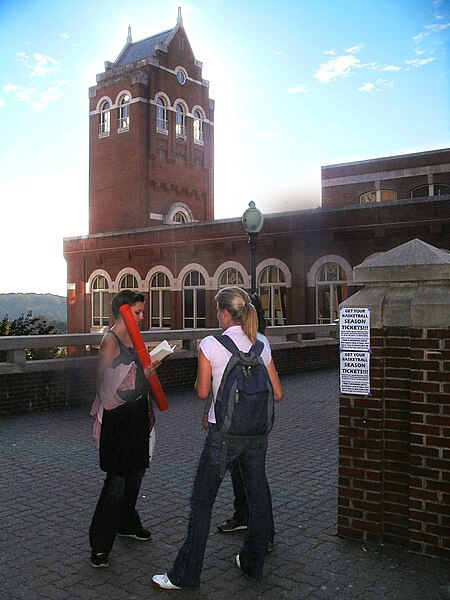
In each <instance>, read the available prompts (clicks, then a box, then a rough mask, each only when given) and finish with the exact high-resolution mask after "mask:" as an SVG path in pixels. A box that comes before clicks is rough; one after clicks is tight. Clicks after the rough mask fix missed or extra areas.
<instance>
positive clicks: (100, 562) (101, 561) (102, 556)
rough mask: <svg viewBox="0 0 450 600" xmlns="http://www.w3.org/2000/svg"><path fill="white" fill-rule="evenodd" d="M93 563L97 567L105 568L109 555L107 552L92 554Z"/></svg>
mask: <svg viewBox="0 0 450 600" xmlns="http://www.w3.org/2000/svg"><path fill="white" fill-rule="evenodd" d="M91 565H92V566H93V567H95V568H96V569H105V568H106V567H107V566H108V555H107V554H106V552H99V553H98V554H91Z"/></svg>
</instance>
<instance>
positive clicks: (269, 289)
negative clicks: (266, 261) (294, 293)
mask: <svg viewBox="0 0 450 600" xmlns="http://www.w3.org/2000/svg"><path fill="white" fill-rule="evenodd" d="M259 296H260V298H261V304H262V307H263V309H264V316H265V319H266V322H267V325H285V324H286V278H285V276H284V273H283V271H282V270H281V269H280V268H279V267H275V266H270V267H266V268H265V269H264V271H262V273H261V276H260V278H259Z"/></svg>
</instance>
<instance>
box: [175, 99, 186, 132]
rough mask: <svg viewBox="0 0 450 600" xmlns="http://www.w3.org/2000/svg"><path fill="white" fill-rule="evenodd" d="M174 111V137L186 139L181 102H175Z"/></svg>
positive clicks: (183, 110)
mask: <svg viewBox="0 0 450 600" xmlns="http://www.w3.org/2000/svg"><path fill="white" fill-rule="evenodd" d="M175 110H176V126H175V131H176V136H177V138H183V139H186V109H185V108H184V106H183V105H182V104H181V102H177V103H176V105H175Z"/></svg>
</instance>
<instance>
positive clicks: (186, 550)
mask: <svg viewBox="0 0 450 600" xmlns="http://www.w3.org/2000/svg"><path fill="white" fill-rule="evenodd" d="M223 445H224V443H223V441H222V440H221V438H220V436H219V434H218V432H217V429H216V426H215V425H213V424H210V426H209V429H208V435H207V437H206V440H205V445H204V447H203V452H202V455H201V457H200V461H199V464H198V467H197V473H196V475H195V480H194V487H193V490H192V496H191V514H190V517H189V525H188V533H187V538H186V541H185V542H184V544H183V546H182V547H181V549H180V550H179V552H178V555H177V557H176V559H175V562H174V565H173V567H172V569H171V570H170V571H169V573H168V575H169V579H170V581H171V582H172V583H174V584H175V585H178V586H180V587H184V588H197V587H198V586H199V585H200V573H201V571H202V566H203V558H204V555H205V548H206V542H207V540H208V535H209V529H210V525H211V512H212V508H213V505H214V501H215V499H216V495H217V492H218V490H219V487H220V484H221V483H222V479H223V477H221V475H220V467H221V460H222V449H223ZM266 451H267V437H264V438H260V439H247V440H230V441H229V442H228V446H227V467H228V466H229V464H230V463H231V461H233V460H234V459H237V461H238V464H239V469H240V472H241V475H242V479H243V482H244V487H245V493H246V497H247V502H248V509H249V519H248V529H247V531H246V535H245V540H244V545H243V548H242V550H241V552H240V553H239V558H240V562H241V567H242V570H243V572H244V573H245V575H247V577H249V578H250V579H255V580H260V579H262V576H263V565H264V560H265V557H266V547H267V542H268V540H269V537H270V533H271V519H270V505H269V504H270V503H269V499H268V495H267V491H266V487H265V486H266V473H265V463H266Z"/></svg>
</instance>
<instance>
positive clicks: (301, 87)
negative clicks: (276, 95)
mask: <svg viewBox="0 0 450 600" xmlns="http://www.w3.org/2000/svg"><path fill="white" fill-rule="evenodd" d="M287 91H288V92H289V93H290V94H304V93H306V92H307V91H308V90H307V88H306V85H305V84H304V83H299V84H297V85H294V86H293V87H289V88H287Z"/></svg>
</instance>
